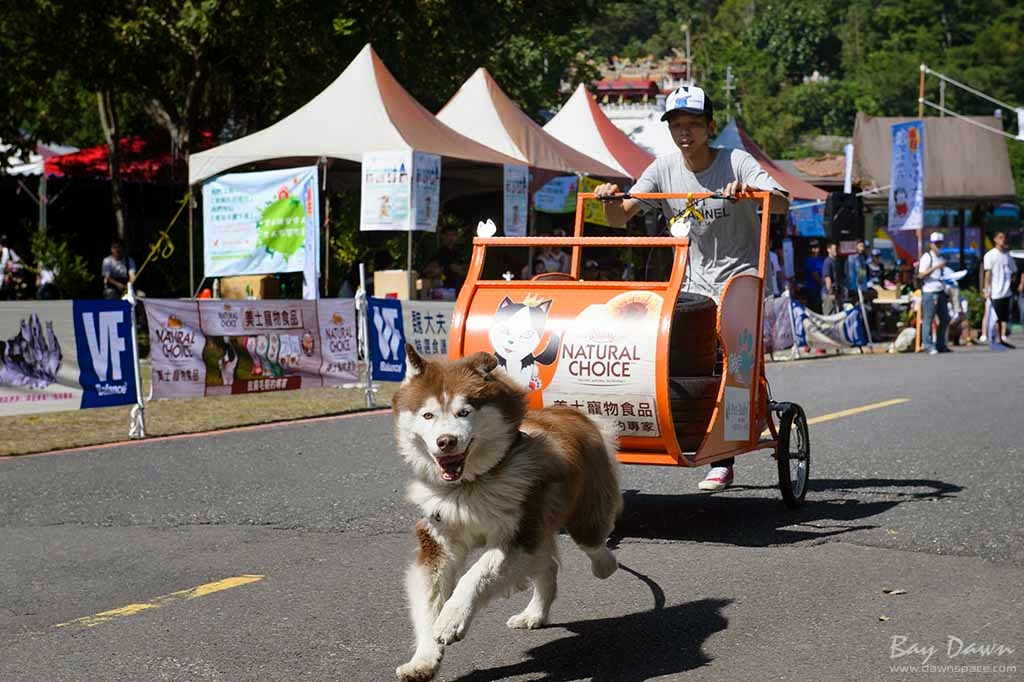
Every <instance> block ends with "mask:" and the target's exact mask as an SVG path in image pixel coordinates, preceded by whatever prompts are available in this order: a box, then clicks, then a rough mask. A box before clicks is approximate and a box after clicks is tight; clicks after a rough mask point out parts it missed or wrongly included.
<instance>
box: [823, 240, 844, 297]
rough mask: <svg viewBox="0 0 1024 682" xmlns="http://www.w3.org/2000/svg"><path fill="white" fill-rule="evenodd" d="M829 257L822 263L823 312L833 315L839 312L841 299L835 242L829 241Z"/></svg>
mask: <svg viewBox="0 0 1024 682" xmlns="http://www.w3.org/2000/svg"><path fill="white" fill-rule="evenodd" d="M827 250H828V257H827V258H826V259H825V262H824V263H822V264H821V314H822V315H831V314H833V313H835V312H838V311H837V309H836V302H837V301H838V300H839V282H840V279H839V277H840V276H839V272H840V268H839V258H838V256H837V253H838V247H837V246H836V244H835V242H831V243H829V245H828V247H827Z"/></svg>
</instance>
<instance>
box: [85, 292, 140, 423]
mask: <svg viewBox="0 0 1024 682" xmlns="http://www.w3.org/2000/svg"><path fill="white" fill-rule="evenodd" d="M72 310H73V312H72V318H73V321H74V325H75V348H76V351H77V355H78V368H79V373H78V383H79V384H80V385H81V387H82V403H81V406H82V408H87V407H113V406H115V405H134V404H135V402H136V395H135V360H134V357H135V349H134V344H135V340H134V338H133V337H132V319H131V306H130V305H129V304H128V303H127V302H126V301H74V304H73V309H72Z"/></svg>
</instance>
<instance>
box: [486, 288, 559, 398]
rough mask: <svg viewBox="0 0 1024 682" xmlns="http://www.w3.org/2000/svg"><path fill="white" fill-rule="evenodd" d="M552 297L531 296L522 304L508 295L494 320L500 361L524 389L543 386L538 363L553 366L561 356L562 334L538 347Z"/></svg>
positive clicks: (494, 340)
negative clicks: (559, 345)
mask: <svg viewBox="0 0 1024 682" xmlns="http://www.w3.org/2000/svg"><path fill="white" fill-rule="evenodd" d="M550 309H551V299H547V300H541V299H540V298H539V297H536V296H533V295H532V294H531V295H528V296H527V297H526V298H525V299H523V302H522V303H515V302H513V301H512V299H510V298H509V297H508V296H506V297H505V298H503V299H502V301H501V303H499V304H498V310H497V311H495V313H494V319H493V321H492V322H491V330H490V340H491V347H492V348H493V349H494V355H495V356H496V357H497V358H498V364H499V365H501V366H502V367H504V368H505V371H506V372H508V375H509V376H510V377H512V378H513V379H515V380H516V382H518V383H519V384H520V385H521V386H522V387H523V388H527V389H529V390H531V391H535V390H537V389H538V388H542V387H543V386H542V382H541V379H540V374H539V372H538V371H537V364H538V363H539V364H542V365H550V364H551V363H552V362H554V361H555V359H556V358H557V357H558V343H559V337H558V335H557V334H552V335H551V338H550V339H548V343H547V345H546V346H545V347H544V349H543V350H539V351H538V350H537V348H538V346H539V345H540V340H541V337H542V336H543V335H544V327H545V325H546V324H547V319H548V310H550Z"/></svg>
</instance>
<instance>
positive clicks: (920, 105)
mask: <svg viewBox="0 0 1024 682" xmlns="http://www.w3.org/2000/svg"><path fill="white" fill-rule="evenodd" d="M927 70H928V67H927V66H925V65H924V64H922V65H921V81H920V84H919V85H918V89H917V117H918V118H922V117H923V116H924V73H925V71H927Z"/></svg>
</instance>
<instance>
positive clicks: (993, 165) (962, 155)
mask: <svg viewBox="0 0 1024 682" xmlns="http://www.w3.org/2000/svg"><path fill="white" fill-rule="evenodd" d="M970 118H971V120H973V121H976V122H978V123H981V124H983V125H987V126H989V127H991V128H996V129H997V130H999V129H1000V128H1001V124H1000V123H999V121H998V120H996V119H995V118H993V117H991V116H979V117H973V116H972V117H970ZM916 120H919V119H917V118H909V117H874V116H868V115H867V114H864V113H858V114H857V122H856V123H855V124H854V127H853V149H854V154H853V168H854V177H855V178H856V179H857V180H859V181H860V184H861V185H862V186H864V187H870V186H874V187H885V186H886V185H888V184H889V182H890V179H889V175H890V173H891V172H892V126H893V124H894V123H906V122H907V121H916ZM924 164H925V167H924V198H925V200H926V201H964V202H971V201H975V202H976V201H993V202H998V201H1013V200H1014V198H1015V196H1016V189H1015V188H1014V184H1013V173H1012V171H1011V170H1010V156H1009V151H1008V150H1007V148H1006V140H1005V139H1003V137H1002V136H1001V135H996V134H995V133H992V132H990V131H988V130H985V129H984V128H979V127H978V126H976V125H973V124H972V123H969V122H968V121H961V120H959V119H958V118H955V117H953V116H928V117H925V118H924ZM887 200H888V194H887V193H885V192H882V193H880V194H877V195H875V196H872V197H870V201H873V202H885V201H887Z"/></svg>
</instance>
